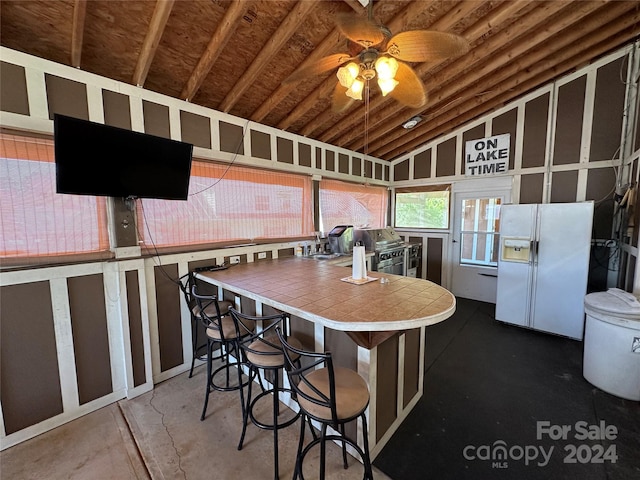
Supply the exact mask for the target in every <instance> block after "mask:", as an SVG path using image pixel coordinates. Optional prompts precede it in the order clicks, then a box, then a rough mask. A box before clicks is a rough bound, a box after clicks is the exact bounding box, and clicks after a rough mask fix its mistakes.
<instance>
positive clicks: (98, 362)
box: [67, 274, 113, 405]
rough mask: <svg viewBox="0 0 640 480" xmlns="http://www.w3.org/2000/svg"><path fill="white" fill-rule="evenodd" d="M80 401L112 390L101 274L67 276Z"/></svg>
mask: <svg viewBox="0 0 640 480" xmlns="http://www.w3.org/2000/svg"><path fill="white" fill-rule="evenodd" d="M67 285H68V289H69V309H70V313H71V329H72V332H73V347H74V348H73V352H74V355H75V363H76V376H77V379H78V380H77V381H78V398H79V400H80V405H83V404H85V403H87V402H90V401H92V400H95V399H96V398H100V397H103V396H105V395H108V394H110V393H111V392H113V387H112V383H111V380H112V379H111V358H110V354H109V333H108V328H107V312H106V306H105V305H106V304H105V297H104V279H103V276H102V274H96V275H84V276H82V277H71V278H69V279H68V280H67Z"/></svg>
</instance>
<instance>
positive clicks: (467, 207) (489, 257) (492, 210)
mask: <svg viewBox="0 0 640 480" xmlns="http://www.w3.org/2000/svg"><path fill="white" fill-rule="evenodd" d="M500 204H501V199H500V198H472V199H465V200H463V201H462V212H460V214H461V215H460V218H461V226H460V264H462V265H465V264H466V265H479V266H487V267H497V266H498V250H499V246H498V244H499V241H500V237H499V234H498V230H499V227H500Z"/></svg>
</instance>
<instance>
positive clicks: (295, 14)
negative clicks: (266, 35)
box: [219, 1, 317, 113]
mask: <svg viewBox="0 0 640 480" xmlns="http://www.w3.org/2000/svg"><path fill="white" fill-rule="evenodd" d="M316 6H317V4H316V2H307V1H303V2H298V3H296V4H295V6H294V7H293V9H292V10H291V12H289V14H288V15H287V17H286V18H285V19H284V21H283V22H282V23H281V24H280V27H278V30H277V31H276V32H275V34H274V35H273V36H272V37H271V38H270V39H269V41H268V42H267V44H266V45H265V46H264V47H263V48H262V50H261V51H260V53H259V54H258V56H257V57H256V58H255V60H254V61H253V62H252V63H251V65H249V67H248V68H247V69H246V70H245V71H244V73H243V74H242V76H241V77H240V78H239V79H238V81H236V83H235V85H234V86H233V88H232V89H231V91H230V92H229V93H227V96H226V97H225V98H224V99H223V100H222V103H221V104H220V107H219V109H220V110H221V111H223V112H225V113H228V112H229V111H230V110H231V109H232V108H233V106H234V105H235V104H236V102H237V101H238V100H240V97H242V94H243V93H244V92H245V91H247V89H248V88H250V87H251V85H253V82H254V81H255V80H256V78H257V77H258V75H260V72H261V71H262V70H263V69H264V68H266V67H267V65H268V64H269V62H270V61H271V59H272V58H273V57H274V56H275V55H276V54H277V53H278V52H279V51H280V49H281V48H282V47H283V46H284V44H285V43H286V42H287V40H289V38H291V36H292V35H293V34H294V33H295V31H296V30H297V29H298V27H299V26H300V24H301V23H302V22H303V21H304V20H305V17H306V15H307V14H308V13H309V12H310V11H311V10H312V9H313V8H315V7H316Z"/></svg>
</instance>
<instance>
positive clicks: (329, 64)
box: [282, 53, 358, 83]
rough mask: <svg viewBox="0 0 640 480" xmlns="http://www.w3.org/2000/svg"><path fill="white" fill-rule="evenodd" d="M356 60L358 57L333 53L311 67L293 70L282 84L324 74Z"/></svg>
mask: <svg viewBox="0 0 640 480" xmlns="http://www.w3.org/2000/svg"><path fill="white" fill-rule="evenodd" d="M357 58H358V57H352V56H350V55H349V54H347V53H334V54H333V55H329V56H328V57H324V58H321V59H319V60H318V61H316V62H315V63H313V65H309V66H308V67H302V68H299V69H298V70H295V71H294V72H293V73H292V74H291V75H289V76H288V77H287V78H285V79H284V80H283V81H282V83H292V82H297V81H300V80H302V79H304V78H306V77H310V76H311V75H317V74H319V73H324V72H327V71H329V70H332V69H334V68H338V67H339V66H340V65H342V64H343V63H347V62H348V61H350V60H355V59H357Z"/></svg>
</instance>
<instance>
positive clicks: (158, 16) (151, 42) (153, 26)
mask: <svg viewBox="0 0 640 480" xmlns="http://www.w3.org/2000/svg"><path fill="white" fill-rule="evenodd" d="M174 1H175V0H157V2H156V8H155V9H154V10H153V16H152V17H151V22H150V23H149V29H148V30H147V35H146V36H145V38H144V43H143V44H142V49H141V50H140V55H139V56H138V62H137V63H136V68H135V70H134V71H133V79H132V83H133V84H134V85H137V86H139V87H141V86H143V85H144V82H145V80H146V79H147V74H148V73H149V68H150V67H151V62H153V57H154V56H155V54H156V50H157V49H158V44H159V43H160V38H162V32H164V27H165V26H166V24H167V20H168V19H169V14H170V13H171V9H172V8H173V4H174Z"/></svg>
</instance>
